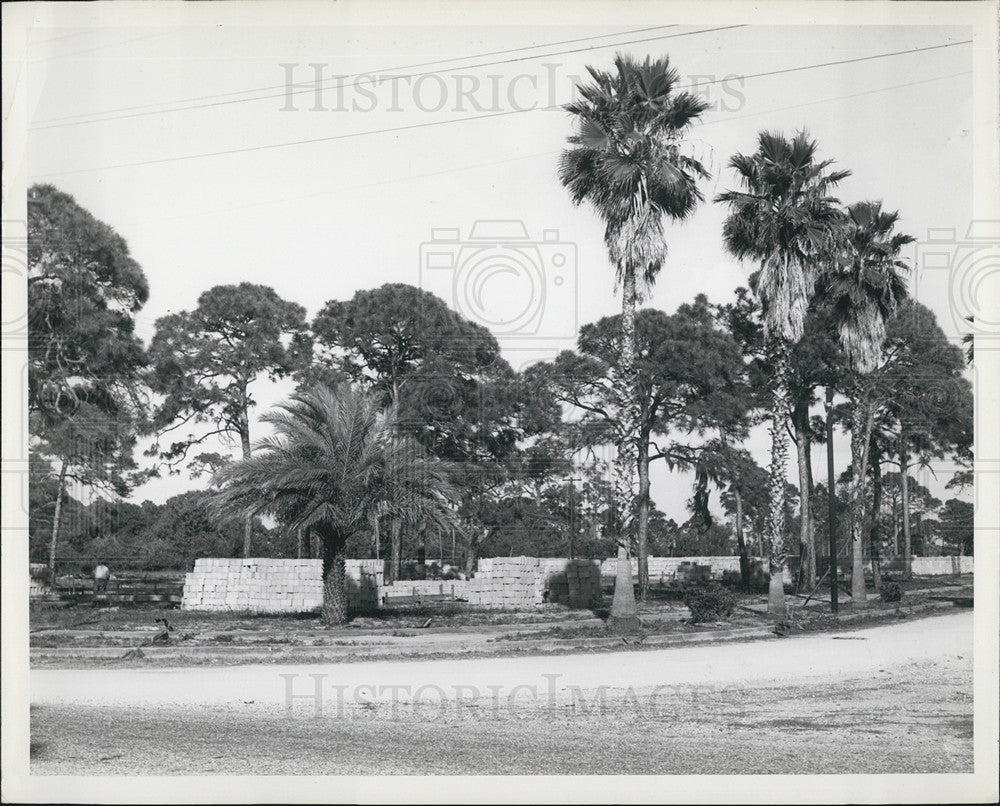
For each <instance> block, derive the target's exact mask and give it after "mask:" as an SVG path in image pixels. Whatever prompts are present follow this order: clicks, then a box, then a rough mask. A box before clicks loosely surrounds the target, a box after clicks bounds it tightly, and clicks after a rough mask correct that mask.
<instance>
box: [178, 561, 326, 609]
mask: <svg viewBox="0 0 1000 806" xmlns="http://www.w3.org/2000/svg"><path fill="white" fill-rule="evenodd" d="M322 604H323V561H322V560H275V559H271V558H268V557H257V558H248V559H230V558H220V557H209V558H202V559H198V560H195V564H194V571H192V572H191V573H190V574H186V575H185V577H184V595H183V597H182V598H181V609H182V610H209V611H211V610H216V611H217V610H229V611H238V612H249V613H303V612H308V611H310V610H317V609H319V608H320V607H321V606H322Z"/></svg>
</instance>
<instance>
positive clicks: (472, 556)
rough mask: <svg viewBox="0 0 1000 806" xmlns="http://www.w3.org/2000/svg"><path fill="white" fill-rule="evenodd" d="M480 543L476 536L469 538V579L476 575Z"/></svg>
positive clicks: (467, 559) (466, 555) (467, 569)
mask: <svg viewBox="0 0 1000 806" xmlns="http://www.w3.org/2000/svg"><path fill="white" fill-rule="evenodd" d="M478 549H479V541H478V540H477V539H476V536H475V535H471V536H470V537H469V548H468V550H467V551H466V552H465V576H466V578H468V579H471V578H472V575H473V574H474V573H476V560H478V559H479V557H478Z"/></svg>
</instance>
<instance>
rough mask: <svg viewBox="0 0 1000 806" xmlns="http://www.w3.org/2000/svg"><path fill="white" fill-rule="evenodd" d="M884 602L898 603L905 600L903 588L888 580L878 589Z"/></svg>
mask: <svg viewBox="0 0 1000 806" xmlns="http://www.w3.org/2000/svg"><path fill="white" fill-rule="evenodd" d="M878 592H879V596H881V597H882V601H883V602H898V601H900V600H901V599H902V598H903V588H902V586H901V585H900V584H899V583H898V582H896V581H895V580H892V579H886V580H884V581H883V582H882V585H881V587H880V588H879V589H878Z"/></svg>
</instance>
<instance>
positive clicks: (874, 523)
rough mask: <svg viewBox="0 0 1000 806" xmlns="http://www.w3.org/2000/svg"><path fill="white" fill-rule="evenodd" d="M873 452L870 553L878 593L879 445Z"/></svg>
mask: <svg viewBox="0 0 1000 806" xmlns="http://www.w3.org/2000/svg"><path fill="white" fill-rule="evenodd" d="M871 451H872V460H871V466H872V516H871V531H870V532H869V533H868V539H869V545H870V548H869V551H870V552H871V555H872V585H873V587H874V588H875V591H876V593H877V592H878V591H879V590H881V588H882V551H881V545H882V531H881V517H880V516H881V513H882V457H881V455H880V453H879V447H878V445H877V444H876V445H873V446H872V448H871Z"/></svg>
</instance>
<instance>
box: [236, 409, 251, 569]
mask: <svg viewBox="0 0 1000 806" xmlns="http://www.w3.org/2000/svg"><path fill="white" fill-rule="evenodd" d="M239 427H240V445H241V447H242V448H243V458H244V459H249V458H250V418H249V414H248V413H247V410H246V408H244V409H243V411H242V412H241V414H240V426H239ZM252 549H253V521H252V519H251V518H244V520H243V559H244V560H245V559H247V558H248V557H249V556H250V552H251V551H252Z"/></svg>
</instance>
